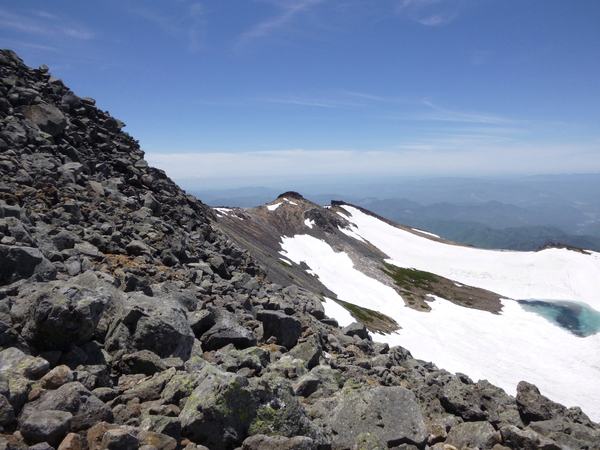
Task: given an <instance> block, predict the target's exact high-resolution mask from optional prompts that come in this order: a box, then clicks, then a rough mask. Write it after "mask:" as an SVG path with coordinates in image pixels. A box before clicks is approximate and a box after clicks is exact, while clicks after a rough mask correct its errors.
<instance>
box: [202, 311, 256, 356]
mask: <svg viewBox="0 0 600 450" xmlns="http://www.w3.org/2000/svg"><path fill="white" fill-rule="evenodd" d="M201 341H202V348H204V349H205V350H218V349H220V348H222V347H225V346H226V345H228V344H233V345H234V346H235V348H237V349H244V348H248V347H254V346H255V345H256V343H257V339H256V336H255V335H254V333H253V332H252V331H250V330H248V329H246V328H244V327H242V326H240V325H238V324H237V323H236V321H235V320H234V318H233V317H231V316H227V315H226V316H221V317H219V319H218V320H217V322H216V323H215V325H213V326H212V327H211V328H210V329H209V330H208V331H207V332H206V333H204V334H203V335H202V337H201Z"/></svg>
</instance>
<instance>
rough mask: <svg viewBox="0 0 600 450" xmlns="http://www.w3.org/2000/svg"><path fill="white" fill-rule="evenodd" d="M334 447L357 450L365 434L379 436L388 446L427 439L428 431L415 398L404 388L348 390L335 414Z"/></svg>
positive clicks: (332, 415)
mask: <svg viewBox="0 0 600 450" xmlns="http://www.w3.org/2000/svg"><path fill="white" fill-rule="evenodd" d="M329 420H330V421H329V425H330V427H331V430H332V433H333V441H332V448H333V449H344V448H353V446H354V445H355V444H356V443H357V441H358V439H359V438H360V436H361V435H364V434H367V433H370V434H373V435H375V436H377V437H379V438H380V439H381V440H382V441H383V442H385V444H386V445H387V446H388V447H394V446H398V445H401V444H412V445H416V446H418V447H420V446H422V445H424V443H425V442H426V440H427V429H426V427H425V422H424V421H423V416H422V415H421V409H420V407H419V404H418V403H417V400H416V398H415V395H414V394H413V393H412V392H411V391H409V390H408V389H405V388H403V387H400V386H398V387H383V386H380V387H374V388H364V387H360V386H357V387H356V388H354V387H345V388H344V390H343V391H342V396H341V402H340V404H339V405H338V406H337V407H336V408H335V409H334V410H333V411H332V412H331V418H330V419H329Z"/></svg>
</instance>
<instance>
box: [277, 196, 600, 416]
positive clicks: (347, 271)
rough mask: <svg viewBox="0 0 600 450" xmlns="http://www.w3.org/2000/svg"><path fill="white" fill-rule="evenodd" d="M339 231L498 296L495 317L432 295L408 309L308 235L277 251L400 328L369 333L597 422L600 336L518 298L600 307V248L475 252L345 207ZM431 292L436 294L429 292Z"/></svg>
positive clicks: (342, 315) (409, 264) (393, 258)
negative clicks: (425, 307)
mask: <svg viewBox="0 0 600 450" xmlns="http://www.w3.org/2000/svg"><path fill="white" fill-rule="evenodd" d="M343 209H344V210H345V211H346V212H347V213H348V214H347V215H346V214H341V216H342V217H344V218H345V219H347V220H349V221H350V222H351V224H352V225H351V227H350V230H342V229H340V231H343V232H345V234H346V236H347V237H349V238H351V239H357V240H360V241H361V242H367V243H370V244H372V245H373V246H375V247H376V248H377V249H379V250H380V251H381V252H382V253H384V254H386V255H387V256H388V259H387V260H386V262H388V263H391V264H393V265H395V266H398V267H404V268H414V269H418V270H422V271H427V272H430V273H433V274H436V275H440V276H443V277H445V278H449V279H451V280H454V281H455V282H456V283H458V284H464V285H469V286H475V287H479V288H482V289H486V290H489V291H493V292H496V293H498V294H500V295H501V296H502V297H504V299H503V300H502V304H503V308H502V311H501V313H500V314H492V313H491V312H487V311H482V310H478V309H472V308H465V307H462V306H458V305H456V304H454V303H451V302H449V301H446V300H443V299H440V298H436V299H435V301H432V302H430V303H429V306H430V307H431V311H429V312H422V311H418V310H415V309H414V308H409V307H407V306H406V304H405V302H404V300H403V299H402V298H401V296H400V294H399V293H398V292H397V290H396V289H394V288H392V287H391V286H389V285H386V284H384V283H382V282H380V281H379V280H377V279H375V278H373V277H369V276H367V275H365V274H364V273H363V272H364V271H359V270H358V269H357V268H356V264H355V263H354V262H353V260H352V259H351V258H350V256H349V255H348V254H346V253H345V252H344V251H339V248H336V250H337V251H336V250H334V248H332V246H331V245H330V244H329V243H328V242H327V239H320V238H319V237H318V236H314V235H312V234H311V232H310V231H309V228H308V227H307V229H306V233H302V232H301V233H298V234H295V235H293V236H283V237H282V238H281V239H282V244H281V248H282V249H283V251H282V254H283V255H284V256H285V257H286V258H288V259H289V260H291V261H293V262H295V263H296V264H301V263H304V264H306V265H308V267H310V272H311V273H312V274H314V275H316V276H317V277H318V279H319V281H320V282H321V283H322V284H323V285H325V286H326V287H327V288H328V289H329V290H330V291H332V292H334V293H335V294H337V298H338V299H340V300H344V301H346V302H350V303H353V304H355V305H359V306H362V307H366V308H370V309H373V310H376V311H379V312H381V313H384V314H386V315H388V316H390V317H392V318H393V319H395V320H396V322H398V324H399V325H400V327H401V329H400V330H398V331H397V332H395V333H392V334H388V335H376V336H375V339H377V340H380V341H384V342H388V343H389V344H390V345H402V346H403V347H406V348H407V349H409V350H410V351H411V352H412V354H413V355H414V356H415V357H417V358H420V359H424V360H428V361H433V362H434V363H435V364H437V365H438V366H439V367H443V368H445V369H447V370H449V371H453V372H463V373H466V374H467V375H469V376H471V377H472V378H474V379H487V380H489V381H490V382H492V383H494V384H496V385H498V386H500V387H502V388H504V389H505V390H506V391H507V392H508V393H511V394H514V393H515V388H516V385H517V383H518V382H519V381H520V380H527V381H529V382H531V383H534V384H536V385H537V386H538V387H539V388H540V390H541V391H542V393H543V394H544V395H546V396H548V397H550V398H551V399H553V400H555V401H558V402H560V403H563V404H565V405H567V406H576V405H577V406H581V407H582V409H583V410H584V411H585V412H586V413H587V414H588V415H590V417H591V418H592V419H593V420H596V421H598V420H600V334H594V335H591V336H588V337H585V338H582V337H578V336H575V335H574V334H572V333H570V332H568V331H566V330H565V329H563V328H560V327H558V326H556V325H554V324H552V323H550V322H549V321H548V320H546V319H544V318H542V317H541V316H539V315H537V314H535V313H532V312H527V311H525V310H524V309H523V308H522V307H521V305H519V304H518V303H517V302H516V301H515V300H517V299H540V300H573V301H579V302H583V303H586V304H588V305H590V306H592V307H593V308H595V309H596V310H600V254H599V253H595V252H585V253H582V252H577V251H573V250H567V249H558V248H553V249H547V250H543V251H539V252H510V251H490V250H480V249H475V248H471V247H465V246H459V245H452V244H449V243H444V242H441V240H439V239H432V237H431V236H429V235H427V234H424V233H414V232H411V231H408V230H406V229H403V228H400V227H396V226H393V225H392V224H390V223H386V222H385V221H383V220H381V219H380V218H377V217H375V216H373V215H369V214H366V213H365V212H363V211H361V210H359V209H357V208H354V207H351V206H348V205H344V206H343ZM432 298H433V297H432ZM326 312H327V313H328V314H329V315H330V316H332V317H335V318H336V319H338V321H339V322H340V324H345V323H347V322H349V321H352V320H353V319H352V318H351V317H350V316H349V315H348V314H347V312H346V311H344V310H343V309H340V307H339V305H338V304H337V303H335V302H334V301H333V300H329V301H327V302H326Z"/></svg>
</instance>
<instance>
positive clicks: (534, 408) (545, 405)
mask: <svg viewBox="0 0 600 450" xmlns="http://www.w3.org/2000/svg"><path fill="white" fill-rule="evenodd" d="M516 400H517V406H518V407H519V414H521V417H522V419H523V421H524V422H525V423H526V424H527V423H529V422H534V421H540V420H548V419H551V418H552V417H553V416H555V415H557V414H564V413H565V412H566V410H567V408H565V407H564V406H563V405H561V404H559V403H555V402H553V401H552V400H550V399H548V398H547V397H544V396H543V395H542V394H540V390H539V389H538V388H537V387H536V386H535V385H533V384H531V383H528V382H526V381H521V382H519V384H518V385H517V398H516Z"/></svg>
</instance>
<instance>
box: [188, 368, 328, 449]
mask: <svg viewBox="0 0 600 450" xmlns="http://www.w3.org/2000/svg"><path fill="white" fill-rule="evenodd" d="M198 376H199V378H198V379H197V383H198V385H197V387H196V389H195V390H194V392H193V393H192V395H191V396H190V397H189V398H188V400H187V402H186V404H185V407H184V408H183V410H182V411H181V414H180V415H179V418H180V420H181V425H182V435H183V436H185V437H187V438H189V439H190V440H192V441H193V442H196V443H200V444H202V445H206V446H207V447H209V448H211V449H216V450H220V449H228V448H233V447H235V446H236V445H239V444H240V443H242V441H243V440H244V439H245V438H246V437H248V435H255V434H269V435H280V436H285V437H293V436H307V437H309V438H311V439H312V440H314V441H315V442H318V443H323V442H324V441H325V439H324V436H323V434H322V432H321V431H320V430H319V429H318V428H317V427H316V426H315V425H314V424H313V423H312V422H311V421H310V420H309V419H308V417H307V415H306V411H305V410H304V407H303V406H302V405H301V404H300V402H299V401H298V399H297V397H295V396H294V393H293V390H292V388H291V385H290V384H289V382H287V381H286V380H284V379H282V378H280V377H278V376H276V375H273V374H266V375H264V376H263V377H261V378H253V379H251V380H250V381H249V380H248V379H247V378H244V377H240V376H238V375H234V374H231V373H227V372H223V371H221V370H219V369H217V368H215V367H214V366H211V365H209V364H206V365H205V366H203V367H202V369H201V370H200V372H199V374H198Z"/></svg>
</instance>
